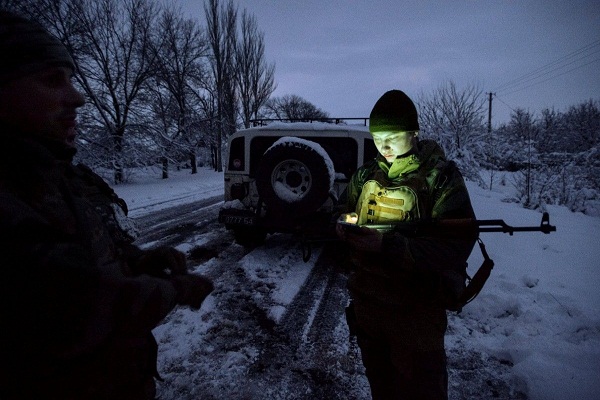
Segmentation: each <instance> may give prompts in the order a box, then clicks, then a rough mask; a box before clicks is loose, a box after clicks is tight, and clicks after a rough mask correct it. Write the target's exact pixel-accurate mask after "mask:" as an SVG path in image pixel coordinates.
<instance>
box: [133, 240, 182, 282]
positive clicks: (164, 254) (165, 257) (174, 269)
mask: <svg viewBox="0 0 600 400" xmlns="http://www.w3.org/2000/svg"><path fill="white" fill-rule="evenodd" d="M132 270H133V272H134V274H135V275H139V274H148V275H151V276H155V277H158V278H170V277H173V276H177V275H185V274H187V272H188V271H187V264H186V258H185V254H183V253H182V252H180V251H179V250H176V249H174V248H172V247H158V248H156V249H152V250H147V251H144V252H143V253H142V254H141V256H140V257H139V258H138V259H137V261H136V262H135V265H134V267H133V268H132Z"/></svg>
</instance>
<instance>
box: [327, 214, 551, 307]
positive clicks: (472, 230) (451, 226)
mask: <svg viewBox="0 0 600 400" xmlns="http://www.w3.org/2000/svg"><path fill="white" fill-rule="evenodd" d="M338 223H339V224H342V225H343V226H344V229H348V230H349V231H355V232H360V229H361V227H365V226H366V227H368V228H371V229H377V230H379V231H381V232H398V233H401V234H403V235H405V236H407V237H419V236H447V235H452V236H456V235H459V236H463V237H464V236H467V237H473V238H477V242H478V243H479V248H480V249H481V254H482V255H483V258H484V261H483V264H482V265H481V267H479V269H478V270H477V271H476V272H475V274H474V275H473V278H469V279H468V280H469V283H468V285H467V286H466V288H465V290H464V291H463V293H462V295H461V296H460V298H459V299H457V302H456V304H454V305H452V307H448V309H450V310H454V311H460V310H461V309H462V307H463V306H465V305H466V304H468V303H470V302H471V301H472V300H473V299H474V298H475V297H477V295H478V294H479V292H480V291H481V289H482V288H483V285H484V284H485V282H486V281H487V279H488V278H489V276H490V274H491V272H492V268H494V261H493V260H492V259H491V258H490V257H489V255H488V253H487V251H486V249H485V245H484V244H483V241H482V240H481V239H480V238H479V233H481V232H502V233H508V234H509V235H512V234H513V233H515V232H542V233H544V234H549V233H550V232H555V231H556V226H553V225H550V215H549V214H548V213H547V212H545V213H543V214H542V222H541V223H540V225H539V226H511V225H508V224H507V223H506V222H504V220H502V219H483V220H477V219H471V218H466V219H437V220H436V219H432V220H428V221H419V222H403V223H397V224H364V225H356V224H352V223H347V222H338Z"/></svg>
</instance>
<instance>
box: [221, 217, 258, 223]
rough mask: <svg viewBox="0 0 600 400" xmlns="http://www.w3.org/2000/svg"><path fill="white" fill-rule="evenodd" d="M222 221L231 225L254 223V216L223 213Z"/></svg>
mask: <svg viewBox="0 0 600 400" xmlns="http://www.w3.org/2000/svg"><path fill="white" fill-rule="evenodd" d="M223 222H224V223H226V224H231V225H254V222H255V218H254V217H242V216H239V215H224V216H223Z"/></svg>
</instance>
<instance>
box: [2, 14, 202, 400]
mask: <svg viewBox="0 0 600 400" xmlns="http://www.w3.org/2000/svg"><path fill="white" fill-rule="evenodd" d="M0 54H2V58H1V59H0V139H1V140H2V144H1V146H0V254H1V255H2V261H1V272H2V279H1V284H0V296H1V298H0V304H1V305H0V321H1V324H2V328H1V332H2V333H1V334H0V359H1V360H2V367H1V369H0V399H3V400H5V399H61V400H68V399H111V400H115V399H127V400H137V399H154V397H155V383H154V378H155V377H157V376H158V374H157V371H156V355H157V346H156V342H155V340H154V337H153V336H152V333H151V330H152V329H153V328H154V327H156V326H157V325H158V324H159V323H160V321H161V320H162V319H163V318H164V317H165V316H166V315H167V314H168V313H169V312H170V311H171V310H172V309H173V308H174V307H175V305H176V304H181V305H187V306H190V307H192V308H199V307H200V305H201V304H202V302H203V300H204V299H205V297H206V296H207V295H208V294H209V293H210V292H211V291H212V288H213V286H212V283H211V282H210V281H209V280H208V279H206V278H204V277H201V276H198V275H192V274H188V273H187V268H186V260H185V255H184V254H183V253H181V252H179V251H177V250H175V249H173V248H159V249H155V250H146V251H143V250H140V249H139V248H137V247H135V246H133V245H132V244H131V242H132V241H133V237H132V236H131V235H130V234H129V232H128V230H126V229H123V224H122V221H124V220H125V219H124V216H125V214H126V212H127V209H126V206H125V203H124V202H123V201H122V200H121V199H119V198H118V197H117V196H116V194H115V193H114V192H113V191H112V190H111V189H110V187H109V186H108V185H107V184H106V183H104V181H103V180H102V179H101V178H100V177H99V176H97V175H96V174H94V173H93V172H92V171H91V170H90V169H89V168H87V167H84V166H81V165H78V166H74V165H72V163H71V161H72V158H73V156H74V154H75V148H74V143H75V128H76V114H77V113H76V110H77V108H79V107H81V106H82V105H83V103H84V99H83V97H82V95H81V94H80V93H79V92H77V91H76V90H75V88H74V87H73V85H72V83H71V76H72V74H73V69H74V66H73V61H72V59H71V57H70V55H69V53H68V52H67V49H66V48H65V47H64V46H63V45H62V44H61V43H60V42H59V41H58V40H57V39H55V38H54V37H53V36H51V35H50V34H48V33H47V32H46V31H45V30H44V29H42V28H41V27H40V26H39V25H37V24H34V23H33V22H30V21H28V20H25V19H22V18H19V17H16V16H15V15H13V14H10V13H6V12H0Z"/></svg>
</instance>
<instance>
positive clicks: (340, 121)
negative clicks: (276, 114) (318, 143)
mask: <svg viewBox="0 0 600 400" xmlns="http://www.w3.org/2000/svg"><path fill="white" fill-rule="evenodd" d="M346 121H362V122H363V123H362V125H364V126H367V121H369V118H368V117H366V118H259V119H251V120H250V123H251V124H252V126H254V127H255V126H265V125H267V124H269V123H270V122H309V123H312V122H324V123H329V124H335V125H340V124H345V123H346Z"/></svg>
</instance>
